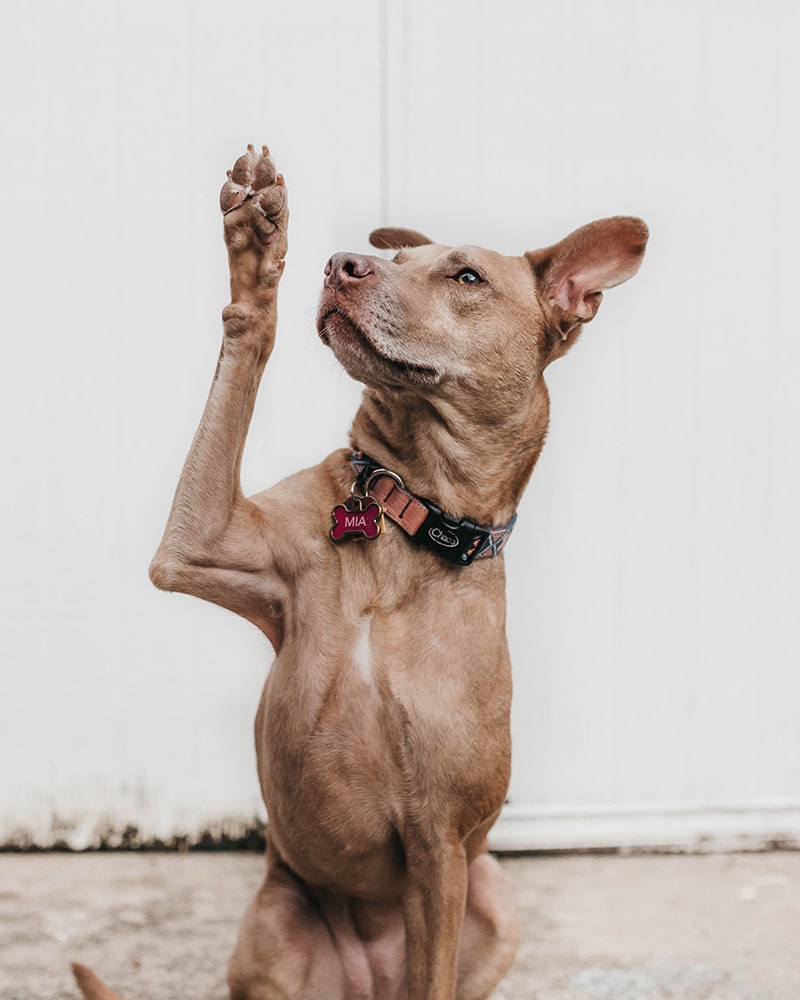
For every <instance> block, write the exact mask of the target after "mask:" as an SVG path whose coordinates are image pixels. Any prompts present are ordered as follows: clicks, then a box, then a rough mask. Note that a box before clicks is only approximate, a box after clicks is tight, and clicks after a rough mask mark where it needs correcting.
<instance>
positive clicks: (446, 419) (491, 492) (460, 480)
mask: <svg viewBox="0 0 800 1000" xmlns="http://www.w3.org/2000/svg"><path fill="white" fill-rule="evenodd" d="M540 385H541V390H537V392H536V393H535V394H534V398H533V401H532V405H531V407H530V408H529V409H528V410H526V411H525V412H520V413H518V414H516V415H515V417H513V418H511V419H504V420H503V421H491V420H487V419H483V420H479V419H476V418H475V417H472V416H470V415H469V414H467V413H465V412H464V409H462V408H461V407H458V406H457V405H454V404H452V403H449V402H447V401H441V400H437V401H435V402H434V401H431V400H429V399H424V398H422V397H421V396H419V395H417V394H416V393H412V392H410V391H408V390H404V391H392V390H387V389H381V390H378V389H374V388H367V389H365V391H364V395H363V398H362V402H361V406H360V408H359V410H358V412H357V413H356V416H355V419H354V421H353V427H352V432H351V442H352V445H353V447H354V448H356V449H357V450H359V451H362V452H364V453H365V454H366V455H369V456H370V457H371V458H372V459H374V460H375V461H376V462H379V463H381V464H382V465H384V467H385V468H387V469H390V470H391V471H392V472H396V473H397V474H398V475H399V476H401V477H402V479H403V480H404V482H405V484H406V487H407V489H409V490H411V491H412V492H413V493H415V494H417V495H418V496H424V497H427V498H428V499H429V500H433V502H434V503H436V504H438V505H439V506H440V507H441V509H442V510H444V511H446V512H447V513H448V514H451V515H453V516H454V517H468V518H470V519H472V520H474V521H476V522H478V523H480V524H504V523H505V522H506V521H508V520H509V518H510V517H511V516H512V515H513V514H514V512H515V511H516V509H517V505H518V504H519V500H520V497H521V496H522V492H523V490H524V489H525V486H526V484H527V482H528V479H529V478H530V474H531V472H532V471H533V467H534V465H535V463H536V459H537V458H538V457H539V452H540V451H541V449H542V445H543V444H544V438H545V434H546V432H547V421H548V410H549V407H548V398H547V390H546V389H545V388H544V382H541V381H540Z"/></svg>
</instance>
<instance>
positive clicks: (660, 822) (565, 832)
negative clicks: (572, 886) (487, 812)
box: [489, 801, 800, 853]
mask: <svg viewBox="0 0 800 1000" xmlns="http://www.w3.org/2000/svg"><path fill="white" fill-rule="evenodd" d="M489 846H490V848H491V849H492V850H493V851H501V852H503V851H509V852H518V851H584V850H615V849H616V850H622V851H635V850H643V851H679V852H693V853H710V852H715V851H762V850H770V849H791V850H797V849H800V802H798V801H791V802H763V803H754V804H747V803H744V804H737V803H734V804H714V805H708V806H697V805H693V804H689V803H663V804H654V805H647V806H623V805H620V806H599V807H596V808H594V807H592V808H587V807H582V808H578V807H564V808H555V807H546V808H544V807H542V808H537V807H527V806H516V807H515V806H507V807H506V808H505V809H504V810H503V813H502V814H501V816H500V819H499V820H498V821H497V823H496V824H495V826H494V828H493V830H492V832H491V834H490V835H489Z"/></svg>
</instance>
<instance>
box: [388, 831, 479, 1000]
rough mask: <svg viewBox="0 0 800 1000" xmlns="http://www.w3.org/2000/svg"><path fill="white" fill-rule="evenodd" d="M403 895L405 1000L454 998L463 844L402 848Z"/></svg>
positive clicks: (461, 917) (464, 867) (462, 892)
mask: <svg viewBox="0 0 800 1000" xmlns="http://www.w3.org/2000/svg"><path fill="white" fill-rule="evenodd" d="M406 864H407V870H408V874H407V883H406V890H405V893H404V897H403V910H404V917H405V925H406V963H407V970H408V996H409V1000H454V998H455V996H456V981H457V976H458V947H459V939H460V936H461V927H462V924H463V922H464V911H465V908H466V900H467V858H466V853H465V850H464V846H463V844H461V843H460V842H456V843H441V844H438V845H437V846H436V847H432V846H427V845H426V846H425V847H424V848H423V847H421V846H420V844H419V843H417V844H416V845H415V846H413V847H412V846H411V844H410V843H409V844H408V845H407V849H406Z"/></svg>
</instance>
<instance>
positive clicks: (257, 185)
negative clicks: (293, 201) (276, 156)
mask: <svg viewBox="0 0 800 1000" xmlns="http://www.w3.org/2000/svg"><path fill="white" fill-rule="evenodd" d="M250 199H253V202H254V205H255V207H256V209H257V210H258V212H259V214H261V215H262V216H264V217H265V218H267V219H270V220H272V219H274V217H275V216H277V215H278V214H279V213H280V211H281V209H282V208H283V206H284V203H285V201H286V188H285V186H284V182H283V177H282V176H281V175H280V174H279V173H278V172H277V170H276V169H275V161H274V160H273V159H272V157H271V156H270V152H269V149H268V148H267V146H262V147H261V152H260V153H257V152H256V150H255V147H254V146H252V145H249V146H248V147H247V152H246V153H244V154H243V155H242V156H240V157H239V159H238V160H237V161H236V163H234V165H233V169H232V170H229V171H228V179H227V181H225V183H224V184H223V185H222V190H221V191H220V194H219V205H220V208H221V209H222V211H223V213H224V214H225V215H227V214H228V213H229V212H233V211H234V210H235V209H237V208H240V207H241V206H242V205H243V204H244V203H245V202H246V201H248V200H250Z"/></svg>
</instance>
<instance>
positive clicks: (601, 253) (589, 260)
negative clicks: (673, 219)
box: [525, 216, 648, 339]
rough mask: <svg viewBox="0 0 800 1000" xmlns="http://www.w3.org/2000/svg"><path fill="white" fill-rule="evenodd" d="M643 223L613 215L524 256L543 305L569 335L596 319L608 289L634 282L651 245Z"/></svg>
mask: <svg viewBox="0 0 800 1000" xmlns="http://www.w3.org/2000/svg"><path fill="white" fill-rule="evenodd" d="M647 236H648V231H647V226H646V225H645V224H644V222H642V220H641V219H635V218H631V217H629V216H615V217H614V218H611V219H599V220H598V221H597V222H590V223H589V225H588V226H582V227H581V228H580V229H576V230H575V232H574V233H571V234H570V235H569V236H567V237H566V238H565V239H563V240H561V242H560V243H556V244H554V245H553V246H551V247H546V248H545V249H544V250H533V251H531V252H530V253H526V254H525V256H526V257H527V258H528V261H529V262H530V265H531V267H532V268H533V271H534V274H535V275H536V279H537V282H538V285H539V293H540V295H541V298H542V302H543V304H544V305H545V306H549V307H550V308H551V309H552V310H553V311H554V312H555V313H556V317H557V320H558V326H559V328H560V329H561V331H562V334H563V336H564V339H566V336H567V332H568V331H569V330H571V329H573V328H574V327H575V326H576V325H578V324H581V323H588V322H589V320H591V319H593V318H594V316H595V314H596V313H597V310H598V309H599V308H600V302H601V300H602V298H603V292H604V291H605V289H606V288H613V287H614V285H620V284H622V282H623V281H627V280H628V278H632V277H633V275H634V274H636V272H637V271H638V270H639V265H640V264H641V262H642V257H643V256H644V250H645V247H646V246H647Z"/></svg>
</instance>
